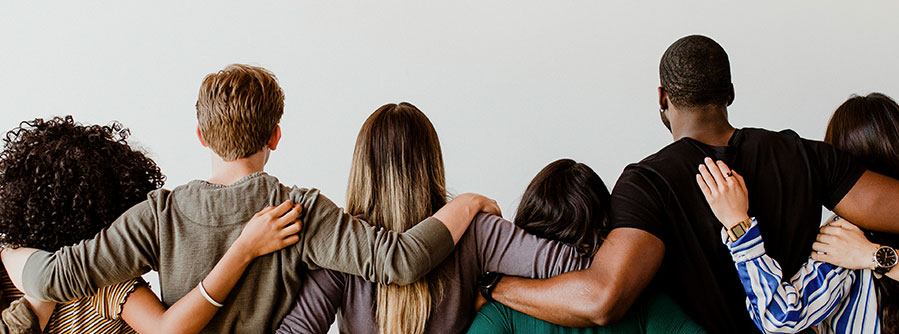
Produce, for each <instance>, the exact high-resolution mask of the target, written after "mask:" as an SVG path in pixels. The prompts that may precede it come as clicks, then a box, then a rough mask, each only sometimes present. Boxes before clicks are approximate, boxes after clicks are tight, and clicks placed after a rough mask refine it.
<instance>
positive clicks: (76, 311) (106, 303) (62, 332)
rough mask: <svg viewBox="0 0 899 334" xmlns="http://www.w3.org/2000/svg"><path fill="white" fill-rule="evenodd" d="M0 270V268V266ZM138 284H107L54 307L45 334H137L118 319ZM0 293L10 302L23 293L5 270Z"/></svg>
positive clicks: (1, 275) (138, 280)
mask: <svg viewBox="0 0 899 334" xmlns="http://www.w3.org/2000/svg"><path fill="white" fill-rule="evenodd" d="M0 267H2V266H0ZM141 284H146V282H144V281H143V280H142V279H139V278H138V279H133V280H130V281H127V282H124V283H119V284H115V285H110V286H107V287H105V288H102V289H100V291H98V292H97V294H95V295H93V296H91V297H87V298H82V299H78V300H73V301H70V302H67V303H62V304H59V305H57V306H56V310H54V311H53V315H51V316H50V322H49V323H48V324H47V327H46V328H45V329H44V333H45V334H75V333H77V334H83V333H123V334H124V333H127V334H131V333H135V334H136V333H137V332H135V331H134V330H133V329H131V327H129V326H128V324H126V323H125V321H124V320H122V318H121V314H122V306H123V305H125V301H126V300H127V299H128V295H130V294H131V292H133V291H134V289H136V288H137V287H138V286H140V285H141ZM0 290H2V291H3V298H4V299H5V300H6V301H8V302H11V301H13V300H16V299H18V298H20V297H22V296H23V295H24V294H23V293H22V292H20V291H19V290H16V287H15V286H14V285H13V284H12V281H10V279H9V277H8V276H7V275H6V271H5V270H3V271H2V272H0Z"/></svg>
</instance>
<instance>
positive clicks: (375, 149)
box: [347, 102, 446, 333]
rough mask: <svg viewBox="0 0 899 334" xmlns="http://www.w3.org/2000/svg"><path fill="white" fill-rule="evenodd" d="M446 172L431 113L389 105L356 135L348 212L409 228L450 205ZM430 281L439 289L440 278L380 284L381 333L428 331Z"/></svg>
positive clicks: (398, 228)
mask: <svg viewBox="0 0 899 334" xmlns="http://www.w3.org/2000/svg"><path fill="white" fill-rule="evenodd" d="M444 175H445V174H444V169H443V154H442V153H441V150H440V141H439V140H438V138H437V131H435V130H434V126H433V125H432V124H431V121H429V120H428V118H427V116H425V114H424V113H422V112H421V111H420V110H418V108H416V107H415V106H413V105H411V104H409V103H405V102H404V103H400V104H387V105H384V106H382V107H380V108H378V110H376V111H375V112H374V113H373V114H372V115H371V116H369V117H368V119H367V120H366V121H365V124H363V125H362V129H361V130H360V131H359V136H358V138H357V139H356V148H355V150H354V151H353V164H352V167H351V168H350V180H349V186H348V188H347V212H348V213H350V214H352V215H363V216H365V217H367V219H368V221H369V223H371V224H372V225H374V226H380V227H384V228H387V229H389V230H393V231H399V232H401V231H405V230H406V229H408V228H410V227H412V224H414V223H417V222H419V221H422V220H424V219H425V218H427V217H429V216H431V215H433V214H434V212H436V211H437V210H438V209H439V208H441V207H442V206H443V205H444V204H446V180H445V176H444ZM429 284H430V285H431V286H434V287H436V288H435V290H436V291H438V292H439V290H440V282H439V280H437V279H436V278H424V279H421V280H419V281H417V282H415V283H413V284H410V285H406V286H397V285H389V286H384V285H379V286H378V294H377V319H378V330H379V332H380V333H423V332H424V329H425V325H426V323H427V320H428V318H429V316H430V310H431V304H432V302H431V291H430V290H431V289H430V288H429ZM438 295H439V293H438Z"/></svg>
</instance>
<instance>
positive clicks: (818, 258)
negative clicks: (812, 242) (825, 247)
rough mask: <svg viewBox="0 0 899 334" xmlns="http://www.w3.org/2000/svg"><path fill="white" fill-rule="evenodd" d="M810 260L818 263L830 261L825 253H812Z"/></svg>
mask: <svg viewBox="0 0 899 334" xmlns="http://www.w3.org/2000/svg"><path fill="white" fill-rule="evenodd" d="M812 260H815V261H818V262H829V261H828V260H830V255H827V253H818V252H812Z"/></svg>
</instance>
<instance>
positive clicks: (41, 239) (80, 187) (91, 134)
mask: <svg viewBox="0 0 899 334" xmlns="http://www.w3.org/2000/svg"><path fill="white" fill-rule="evenodd" d="M129 134H130V133H129V131H128V129H126V128H125V127H124V126H122V124H120V123H118V122H113V123H111V124H109V125H107V126H101V125H82V124H79V123H75V121H74V120H73V119H72V116H66V117H55V118H53V119H50V120H43V119H40V118H38V119H35V120H31V121H26V122H22V123H21V124H20V125H19V127H17V128H15V129H13V130H11V131H9V132H7V133H6V136H5V137H3V153H2V154H0V235H2V237H0V240H2V241H3V242H5V243H9V244H10V245H11V246H12V247H32V248H40V249H46V250H50V251H53V250H56V249H59V248H60V247H63V246H68V245H72V244H75V243H76V242H78V241H81V240H83V239H87V238H92V237H94V235H95V234H97V232H100V231H101V230H103V229H104V228H106V227H107V226H109V224H111V223H112V222H113V221H114V220H115V219H116V218H118V217H119V215H121V214H122V213H123V212H125V210H128V208H130V207H131V206H133V205H135V204H137V203H140V202H141V201H143V200H146V199H147V193H148V192H150V191H152V190H154V189H157V188H159V187H161V186H162V184H163V182H164V181H165V177H164V176H163V175H162V173H161V172H160V171H159V167H157V166H156V163H155V162H153V160H151V159H150V158H148V157H147V156H146V155H144V154H143V152H141V151H139V150H136V149H134V148H133V147H131V146H130V145H129V144H128V141H127V139H128V136H129Z"/></svg>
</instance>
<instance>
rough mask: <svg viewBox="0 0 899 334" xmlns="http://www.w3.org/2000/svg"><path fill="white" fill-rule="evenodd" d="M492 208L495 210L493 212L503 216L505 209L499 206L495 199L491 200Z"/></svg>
mask: <svg viewBox="0 0 899 334" xmlns="http://www.w3.org/2000/svg"><path fill="white" fill-rule="evenodd" d="M490 210H491V211H493V212H491V213H493V214H495V215H497V216H500V217H502V216H503V211H502V210H501V209H500V208H499V204H498V203H496V201H494V200H490Z"/></svg>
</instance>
